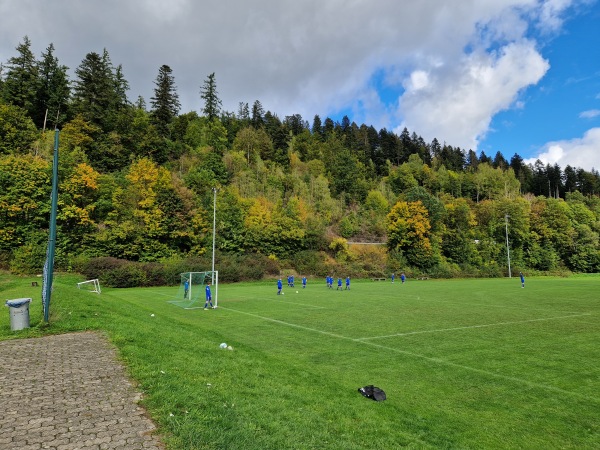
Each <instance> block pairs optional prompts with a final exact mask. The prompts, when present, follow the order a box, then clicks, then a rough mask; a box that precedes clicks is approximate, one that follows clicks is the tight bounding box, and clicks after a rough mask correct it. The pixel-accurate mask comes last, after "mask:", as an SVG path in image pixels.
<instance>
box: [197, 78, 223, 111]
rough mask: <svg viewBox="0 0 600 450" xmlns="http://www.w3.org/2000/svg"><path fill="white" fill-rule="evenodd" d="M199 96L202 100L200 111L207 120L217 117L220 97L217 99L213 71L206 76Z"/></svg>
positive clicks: (217, 94)
mask: <svg viewBox="0 0 600 450" xmlns="http://www.w3.org/2000/svg"><path fill="white" fill-rule="evenodd" d="M200 97H201V98H202V99H203V100H204V108H203V109H202V112H203V113H204V115H205V116H206V117H207V118H208V120H209V121H212V120H213V119H216V118H218V117H219V114H220V112H221V99H219V93H218V92H217V82H216V80H215V73H214V72H213V73H211V74H210V75H209V76H208V78H207V79H206V80H205V81H204V84H203V85H202V87H201V88H200Z"/></svg>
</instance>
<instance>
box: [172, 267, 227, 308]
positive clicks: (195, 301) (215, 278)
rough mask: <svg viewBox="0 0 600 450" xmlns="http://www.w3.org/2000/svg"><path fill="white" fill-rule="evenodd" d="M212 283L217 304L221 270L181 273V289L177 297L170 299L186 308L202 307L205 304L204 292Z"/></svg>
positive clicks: (215, 304) (212, 292)
mask: <svg viewBox="0 0 600 450" xmlns="http://www.w3.org/2000/svg"><path fill="white" fill-rule="evenodd" d="M209 283H210V285H211V294H212V297H213V305H214V306H215V307H216V306H217V301H218V300H217V299H218V286H219V272H218V271H214V272H213V271H208V272H183V273H181V274H180V283H179V290H178V292H177V297H176V298H175V299H174V300H170V301H169V303H172V304H174V305H176V306H179V307H181V308H185V309H196V308H202V307H203V305H204V303H203V302H204V292H205V289H206V285H207V284H209Z"/></svg>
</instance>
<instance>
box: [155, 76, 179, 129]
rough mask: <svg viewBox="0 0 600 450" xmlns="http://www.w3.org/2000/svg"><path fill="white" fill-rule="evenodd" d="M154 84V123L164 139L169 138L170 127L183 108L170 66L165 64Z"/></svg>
mask: <svg viewBox="0 0 600 450" xmlns="http://www.w3.org/2000/svg"><path fill="white" fill-rule="evenodd" d="M154 84H155V85H156V87H155V88H154V97H152V98H151V99H150V103H151V105H152V111H151V116H152V122H153V123H154V125H156V128H157V130H158V133H159V134H160V135H161V136H162V137H168V136H169V125H170V124H171V122H172V121H173V119H174V118H175V117H177V114H178V113H179V110H180V108H181V103H179V96H178V94H177V87H176V86H175V78H174V77H173V71H172V70H171V68H170V67H169V66H167V65H166V64H163V65H162V66H161V67H160V68H159V69H158V76H157V77H156V80H155V81H154Z"/></svg>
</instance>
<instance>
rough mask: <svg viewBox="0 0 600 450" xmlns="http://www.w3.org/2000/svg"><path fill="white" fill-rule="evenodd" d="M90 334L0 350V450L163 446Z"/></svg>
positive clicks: (115, 365)
mask: <svg viewBox="0 0 600 450" xmlns="http://www.w3.org/2000/svg"><path fill="white" fill-rule="evenodd" d="M139 399H140V394H138V393H136V391H135V389H134V387H133V386H132V384H131V383H130V382H129V380H128V379H127V376H126V374H125V371H124V369H123V367H122V365H121V364H120V363H119V362H118V361H117V358H116V352H115V350H114V348H113V347H112V346H111V345H110V344H109V342H108V341H107V339H106V338H105V337H103V336H102V335H100V334H97V333H73V334H64V335H59V336H47V337H43V338H34V339H17V340H11V341H2V342H0V450H38V449H54V450H76V449H81V450H84V449H85V450H88V449H90V450H91V449H120V450H121V449H123V450H133V449H149V450H161V449H163V448H164V446H163V445H162V444H161V442H160V440H159V439H158V437H157V436H155V435H153V434H152V433H153V431H154V429H155V427H154V425H153V423H152V422H151V421H150V420H149V419H148V418H147V417H146V416H145V411H144V410H143V409H142V408H141V407H140V406H138V405H137V401H138V400H139Z"/></svg>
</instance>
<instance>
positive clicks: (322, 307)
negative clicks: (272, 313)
mask: <svg viewBox="0 0 600 450" xmlns="http://www.w3.org/2000/svg"><path fill="white" fill-rule="evenodd" d="M260 301H261V302H264V301H268V302H275V303H285V304H286V305H298V306H304V307H307V308H315V309H326V308H325V307H324V306H316V305H307V304H306V303H297V302H288V301H287V300H275V299H272V298H261V299H260Z"/></svg>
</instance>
